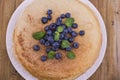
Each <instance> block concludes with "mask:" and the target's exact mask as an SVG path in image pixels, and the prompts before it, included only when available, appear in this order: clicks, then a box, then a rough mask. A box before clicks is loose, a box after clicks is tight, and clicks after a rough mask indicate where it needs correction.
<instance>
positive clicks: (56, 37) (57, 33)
mask: <svg viewBox="0 0 120 80" xmlns="http://www.w3.org/2000/svg"><path fill="white" fill-rule="evenodd" d="M59 38H60V33H59V32H57V31H56V32H55V35H54V40H55V41H58V40H59Z"/></svg>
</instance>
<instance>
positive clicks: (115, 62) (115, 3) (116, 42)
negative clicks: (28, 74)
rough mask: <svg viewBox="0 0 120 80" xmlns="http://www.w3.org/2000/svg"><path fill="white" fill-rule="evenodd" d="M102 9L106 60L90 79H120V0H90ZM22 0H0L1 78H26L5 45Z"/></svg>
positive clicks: (13, 79)
mask: <svg viewBox="0 0 120 80" xmlns="http://www.w3.org/2000/svg"><path fill="white" fill-rule="evenodd" d="M90 1H91V2H92V3H93V4H94V5H95V6H96V8H97V9H98V10H99V11H100V13H101V15H102V17H103V19H104V22H105V24H106V29H107V34H108V37H107V38H108V44H107V51H106V55H105V57H104V60H103V62H102V64H101V66H100V67H99V69H98V70H97V71H96V72H95V74H94V75H93V76H92V77H91V78H90V79H89V80H120V49H119V48H120V35H119V34H120V0H90ZM21 2H22V0H0V80H24V79H23V78H22V77H21V76H20V75H19V74H18V73H17V72H16V70H15V69H14V68H13V66H12V64H11V62H10V60H9V58H8V55H7V52H6V46H5V35H6V29H7V24H8V21H9V19H10V17H11V15H12V13H13V12H14V10H15V9H16V8H17V6H18V5H19V4H20V3H21Z"/></svg>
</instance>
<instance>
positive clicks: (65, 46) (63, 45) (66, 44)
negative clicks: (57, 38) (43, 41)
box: [61, 40, 70, 48]
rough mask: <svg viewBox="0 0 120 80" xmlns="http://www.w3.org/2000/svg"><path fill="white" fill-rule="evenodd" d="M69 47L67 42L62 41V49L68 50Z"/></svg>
mask: <svg viewBox="0 0 120 80" xmlns="http://www.w3.org/2000/svg"><path fill="white" fill-rule="evenodd" d="M69 46H70V43H69V41H67V40H62V43H61V47H62V48H68V47H69Z"/></svg>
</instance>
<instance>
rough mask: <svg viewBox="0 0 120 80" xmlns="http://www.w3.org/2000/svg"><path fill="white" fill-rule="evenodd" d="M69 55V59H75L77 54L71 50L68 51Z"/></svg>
mask: <svg viewBox="0 0 120 80" xmlns="http://www.w3.org/2000/svg"><path fill="white" fill-rule="evenodd" d="M67 57H68V58H69V59H74V58H75V54H74V53H73V52H72V51H69V52H68V53H67Z"/></svg>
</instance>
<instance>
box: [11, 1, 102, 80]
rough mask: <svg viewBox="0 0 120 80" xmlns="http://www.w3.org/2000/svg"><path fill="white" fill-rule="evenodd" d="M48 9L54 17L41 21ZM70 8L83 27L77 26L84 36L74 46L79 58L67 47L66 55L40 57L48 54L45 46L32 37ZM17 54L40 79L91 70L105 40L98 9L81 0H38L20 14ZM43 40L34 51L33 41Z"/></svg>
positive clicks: (62, 79)
mask: <svg viewBox="0 0 120 80" xmlns="http://www.w3.org/2000/svg"><path fill="white" fill-rule="evenodd" d="M48 9H52V10H53V14H52V15H53V16H52V20H51V21H49V22H48V23H47V24H42V23H41V18H42V17H43V16H46V11H47V10H48ZM66 12H70V13H71V15H72V17H74V18H75V22H76V23H78V25H79V27H78V28H77V29H74V30H75V31H76V32H78V33H79V31H80V30H84V31H85V35H84V36H77V37H76V38H75V41H76V42H78V43H79V45H80V46H79V48H78V49H73V52H75V55H76V58H75V59H72V60H71V59H68V58H67V57H66V52H65V51H60V52H61V53H62V55H63V57H62V59H60V60H56V59H52V60H47V61H45V62H42V61H41V60H40V57H41V56H42V55H43V54H45V53H46V52H45V47H44V46H43V45H41V44H40V43H39V41H37V40H35V39H34V38H33V37H32V34H33V33H35V32H37V31H44V27H45V26H46V25H48V24H50V23H52V22H55V20H56V18H57V17H58V16H60V14H62V13H66ZM13 41H14V50H15V56H16V58H17V59H18V60H19V61H20V62H21V64H22V65H23V66H24V67H25V69H26V70H27V71H29V72H30V73H31V74H32V75H33V76H35V77H37V78H38V79H40V80H73V79H75V78H77V77H79V76H80V75H81V74H83V73H84V72H85V71H87V70H88V69H89V68H90V67H91V66H92V65H93V64H94V62H95V61H96V59H97V57H98V55H99V52H100V48H101V43H102V36H101V30H100V24H99V22H98V20H97V18H96V16H95V14H94V12H93V11H92V10H91V9H90V8H89V7H87V6H86V5H85V4H83V3H81V2H80V1H79V0H34V1H33V2H32V3H31V4H30V5H29V6H27V7H26V8H25V10H24V11H23V12H22V13H21V15H20V16H19V19H18V20H17V23H16V27H15V30H14V35H13ZM35 44H39V46H40V48H41V49H40V51H37V52H36V51H34V50H33V45H35Z"/></svg>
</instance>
